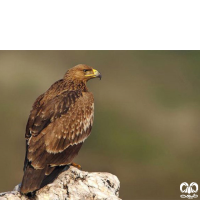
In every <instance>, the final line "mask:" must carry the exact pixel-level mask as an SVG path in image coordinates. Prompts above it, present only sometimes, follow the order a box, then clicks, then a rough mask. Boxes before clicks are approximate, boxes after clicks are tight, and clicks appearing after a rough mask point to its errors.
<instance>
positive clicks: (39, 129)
mask: <svg viewBox="0 0 200 200" xmlns="http://www.w3.org/2000/svg"><path fill="white" fill-rule="evenodd" d="M96 77H98V78H101V74H100V73H99V72H98V71H97V70H95V69H93V68H92V67H89V66H87V65H83V64H80V65H77V66H75V67H73V68H71V69H69V70H68V71H67V73H66V74H65V76H64V78H63V79H61V80H59V81H57V82H55V83H54V84H53V85H52V86H51V87H50V88H49V89H48V90H47V91H46V92H45V93H43V94H42V95H40V96H39V97H38V98H37V99H36V101H35V103H34V104H33V108H32V110H31V112H30V116H29V119H28V122H27V126H26V134H25V137H26V156H25V161H24V176H23V180H22V184H21V190H20V191H21V193H24V194H27V193H31V192H34V191H36V190H38V189H40V188H41V187H43V186H44V185H45V184H47V183H49V181H52V180H53V179H54V178H55V177H56V176H57V175H58V174H59V173H60V172H61V171H62V170H63V168H64V167H65V166H66V165H69V164H71V163H72V161H73V159H74V157H75V156H76V155H77V154H78V152H79V150H80V148H81V146H82V144H83V142H84V141H85V139H86V138H87V137H88V136H89V135H90V133H91V129H92V124H93V118H94V98H93V95H92V93H90V92H89V91H88V89H87V87H86V82H87V81H88V80H90V79H92V78H96Z"/></svg>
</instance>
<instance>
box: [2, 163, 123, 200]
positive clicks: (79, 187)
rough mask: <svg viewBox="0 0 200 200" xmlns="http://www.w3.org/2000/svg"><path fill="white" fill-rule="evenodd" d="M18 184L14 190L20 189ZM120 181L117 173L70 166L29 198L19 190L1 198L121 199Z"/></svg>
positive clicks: (59, 199)
mask: <svg viewBox="0 0 200 200" xmlns="http://www.w3.org/2000/svg"><path fill="white" fill-rule="evenodd" d="M18 188H19V186H16V187H15V189H14V190H18ZM119 188H120V182H119V180H118V178H117V177H116V176H115V175H112V174H110V173H104V172H92V173H89V172H85V171H81V170H79V169H77V168H75V167H72V166H71V167H70V168H69V169H68V170H66V171H64V172H62V173H61V174H60V175H59V176H58V177H57V178H56V179H55V180H54V182H53V183H51V184H48V185H46V186H44V187H43V188H41V189H40V190H38V191H37V192H36V195H35V197H34V198H33V197H32V198H28V197H27V196H25V195H21V194H20V193H19V192H18V191H11V192H4V193H0V200H7V199H12V200H20V199H22V200H28V199H32V200H33V199H36V200H84V199H87V200H90V199H93V200H120V198H119Z"/></svg>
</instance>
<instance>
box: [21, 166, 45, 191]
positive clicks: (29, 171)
mask: <svg viewBox="0 0 200 200" xmlns="http://www.w3.org/2000/svg"><path fill="white" fill-rule="evenodd" d="M45 170H46V169H45V168H44V169H34V168H33V167H32V166H31V165H30V164H29V165H28V166H27V167H26V170H25V172H24V177H23V180H22V184H21V188H20V192H21V193H23V194H27V193H30V192H33V191H35V190H38V189H39V188H40V185H41V183H42V181H43V179H44V176H45Z"/></svg>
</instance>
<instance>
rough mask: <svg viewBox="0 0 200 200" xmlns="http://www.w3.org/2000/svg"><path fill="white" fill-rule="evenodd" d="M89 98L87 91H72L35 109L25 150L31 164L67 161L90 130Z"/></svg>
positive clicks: (43, 164) (35, 165)
mask: <svg viewBox="0 0 200 200" xmlns="http://www.w3.org/2000/svg"><path fill="white" fill-rule="evenodd" d="M93 101H94V100H93V95H92V94H91V93H89V92H87V93H83V95H81V94H77V92H75V91H73V93H72V92H65V93H63V94H61V95H59V96H56V97H55V98H54V99H52V100H50V101H49V102H48V103H47V104H46V105H43V106H41V108H40V109H38V108H37V115H36V117H35V119H34V120H32V123H31V124H32V126H31V127H30V128H29V130H30V133H31V136H30V138H29V139H28V153H27V158H28V160H29V161H30V162H31V165H32V166H33V167H35V168H38V169H41V168H44V167H45V166H46V165H51V166H56V165H57V164H59V165H64V164H65V165H66V164H68V163H69V162H71V159H73V158H74V156H75V155H76V154H77V152H78V150H79V149H80V147H81V145H82V143H83V142H84V140H85V139H86V138H87V137H88V136H89V134H90V132H91V127H92V123H93V113H94V103H93ZM33 113H36V112H35V111H33ZM30 117H32V116H30ZM29 125H30V124H29ZM79 144H81V145H79ZM73 154H74V155H73Z"/></svg>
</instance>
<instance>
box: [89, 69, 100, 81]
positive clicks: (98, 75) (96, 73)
mask: <svg viewBox="0 0 200 200" xmlns="http://www.w3.org/2000/svg"><path fill="white" fill-rule="evenodd" d="M92 71H93V74H87V75H85V76H90V77H92V78H99V79H100V80H101V77H102V76H101V74H100V73H99V72H98V71H97V70H96V69H92Z"/></svg>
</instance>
